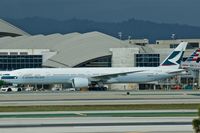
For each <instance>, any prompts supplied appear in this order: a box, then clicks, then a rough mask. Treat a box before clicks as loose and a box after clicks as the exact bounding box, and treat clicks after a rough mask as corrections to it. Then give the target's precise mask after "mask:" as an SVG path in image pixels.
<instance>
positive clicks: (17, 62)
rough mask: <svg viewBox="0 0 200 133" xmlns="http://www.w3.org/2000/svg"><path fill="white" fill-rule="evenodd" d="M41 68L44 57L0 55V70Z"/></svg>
mask: <svg viewBox="0 0 200 133" xmlns="http://www.w3.org/2000/svg"><path fill="white" fill-rule="evenodd" d="M41 67H42V55H0V70H15V69H20V68H41Z"/></svg>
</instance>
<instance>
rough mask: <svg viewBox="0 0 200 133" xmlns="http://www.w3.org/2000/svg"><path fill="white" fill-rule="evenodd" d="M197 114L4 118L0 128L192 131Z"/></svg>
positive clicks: (89, 132)
mask: <svg viewBox="0 0 200 133" xmlns="http://www.w3.org/2000/svg"><path fill="white" fill-rule="evenodd" d="M193 118H194V117H156V118H155V117H66V118H65V117H61V118H57V117H56V118H1V119H0V130H1V131H2V132H3V133H11V132H21V133H23V132H28V133H34V132H37V131H38V132H48V133H58V132H59V133H62V132H63V133H64V132H69V133H98V132H99V133H100V132H108V133H111V132H112V133H118V132H119V133H130V132H131V133H138V132H140V133H143V132H146V133H147V132H148V133H149V132H152V133H153V132H160V133H162V132H176V133H179V132H182V133H184V132H185V133H186V132H187V133H190V132H192V126H191V121H192V119H193Z"/></svg>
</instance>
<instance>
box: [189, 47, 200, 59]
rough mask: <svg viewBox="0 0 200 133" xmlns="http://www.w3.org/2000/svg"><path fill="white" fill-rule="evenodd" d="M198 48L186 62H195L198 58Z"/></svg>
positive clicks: (199, 57) (199, 49) (199, 52)
mask: <svg viewBox="0 0 200 133" xmlns="http://www.w3.org/2000/svg"><path fill="white" fill-rule="evenodd" d="M199 55H200V48H198V49H197V50H195V51H194V52H193V53H192V54H191V55H190V56H189V57H188V58H187V60H186V62H197V61H199V59H200V56H199Z"/></svg>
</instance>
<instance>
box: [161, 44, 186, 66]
mask: <svg viewBox="0 0 200 133" xmlns="http://www.w3.org/2000/svg"><path fill="white" fill-rule="evenodd" d="M187 44H188V42H181V43H180V44H179V45H178V46H177V47H176V48H175V49H174V50H173V51H172V52H171V54H170V55H169V56H168V57H167V58H166V59H165V60H164V61H163V62H162V63H161V64H160V67H165V66H167V67H173V68H179V67H180V63H181V60H182V58H183V54H184V52H185V49H186V46H187Z"/></svg>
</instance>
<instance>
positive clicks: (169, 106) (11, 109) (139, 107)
mask: <svg viewBox="0 0 200 133" xmlns="http://www.w3.org/2000/svg"><path fill="white" fill-rule="evenodd" d="M198 108H200V104H142V105H141V104H140V105H137V104H136V105H132V104H131V105H44V106H43V105H41V106H0V112H35V111H90V110H91V111H92V110H94V111H95V110H162V109H163V110H164V109H198Z"/></svg>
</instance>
